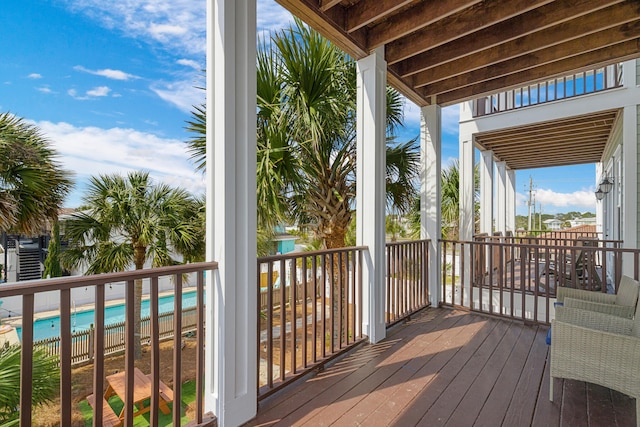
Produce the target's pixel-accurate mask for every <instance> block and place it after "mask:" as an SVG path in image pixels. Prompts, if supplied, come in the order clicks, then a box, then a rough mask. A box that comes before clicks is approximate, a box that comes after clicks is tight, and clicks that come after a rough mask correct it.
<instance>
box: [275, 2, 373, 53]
mask: <svg viewBox="0 0 640 427" xmlns="http://www.w3.org/2000/svg"><path fill="white" fill-rule="evenodd" d="M276 1H277V2H278V3H279V4H280V5H282V6H283V7H284V8H285V9H287V10H288V11H289V12H291V13H292V14H293V15H295V16H297V17H298V18H300V19H302V20H303V21H304V22H306V23H307V24H308V25H309V26H311V27H312V28H313V29H314V30H316V31H318V32H319V33H320V34H322V35H323V36H324V37H326V38H328V39H329V40H331V42H332V43H333V44H335V45H336V46H338V47H339V48H340V49H342V50H343V51H345V52H346V53H348V54H349V55H351V57H352V58H354V59H360V58H364V57H365V56H367V55H369V51H367V50H366V49H365V48H364V46H365V45H364V40H359V39H357V35H353V36H352V35H349V34H347V33H345V32H344V31H343V30H342V28H343V27H344V25H343V23H342V22H341V21H342V20H343V18H344V16H343V14H340V13H333V14H332V13H330V12H332V10H329V11H328V12H327V13H324V14H323V13H322V11H320V10H319V9H318V8H317V6H314V5H313V4H312V3H310V2H307V1H300V0H276ZM313 3H315V2H313Z"/></svg>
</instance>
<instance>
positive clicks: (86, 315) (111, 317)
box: [16, 291, 196, 341]
mask: <svg viewBox="0 0 640 427" xmlns="http://www.w3.org/2000/svg"><path fill="white" fill-rule="evenodd" d="M195 305H196V292H195V291H193V292H185V293H183V294H182V308H183V309H185V308H189V307H195ZM172 311H173V295H167V296H164V297H160V298H159V299H158V313H160V314H162V313H167V312H172ZM124 315H125V313H124V304H120V305H113V306H110V307H107V308H105V310H104V324H105V326H106V325H112V324H114V323H118V322H124ZM141 316H142V317H146V316H149V300H143V301H142V307H141ZM92 323H94V310H87V311H78V312H74V311H73V309H71V332H72V333H73V332H80V331H85V330H87V329H89V327H90V326H91V324H92ZM16 329H17V332H18V337H20V339H22V329H21V328H16ZM58 336H60V316H55V317H47V318H44V319H38V320H36V321H35V322H34V323H33V339H34V341H37V340H43V339H45V338H51V337H58Z"/></svg>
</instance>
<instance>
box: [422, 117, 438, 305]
mask: <svg viewBox="0 0 640 427" xmlns="http://www.w3.org/2000/svg"><path fill="white" fill-rule="evenodd" d="M421 112H422V115H421V122H420V157H421V168H422V170H421V171H420V224H421V227H420V237H421V238H423V239H430V240H431V241H430V243H429V301H430V302H431V306H433V307H437V306H438V304H439V303H440V301H442V286H441V283H440V281H441V280H442V276H441V273H440V272H441V268H442V265H441V262H440V257H441V255H440V254H441V249H440V242H439V240H440V238H441V237H442V219H441V211H440V194H441V182H440V177H441V175H442V156H441V152H442V113H441V108H440V106H438V105H430V106H427V107H422V110H421Z"/></svg>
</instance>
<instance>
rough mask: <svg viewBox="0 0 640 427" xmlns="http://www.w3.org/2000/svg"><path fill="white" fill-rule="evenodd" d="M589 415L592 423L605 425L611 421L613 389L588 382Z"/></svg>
mask: <svg viewBox="0 0 640 427" xmlns="http://www.w3.org/2000/svg"><path fill="white" fill-rule="evenodd" d="M586 386H587V411H588V413H587V415H588V417H589V421H590V423H591V425H605V424H603V422H606V421H608V422H609V423H611V420H612V419H613V417H611V415H612V414H613V403H612V402H611V389H608V388H606V387H602V386H599V385H596V384H590V383H587V384H586Z"/></svg>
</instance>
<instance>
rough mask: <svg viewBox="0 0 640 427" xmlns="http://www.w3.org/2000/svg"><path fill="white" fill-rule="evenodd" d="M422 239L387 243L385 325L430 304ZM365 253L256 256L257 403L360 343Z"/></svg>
mask: <svg viewBox="0 0 640 427" xmlns="http://www.w3.org/2000/svg"><path fill="white" fill-rule="evenodd" d="M428 242H429V241H428V240H419V241H410V242H397V243H387V245H386V264H387V265H386V280H385V285H386V286H385V292H386V297H385V321H386V323H387V326H391V325H393V324H394V323H397V322H399V321H401V320H403V319H406V318H407V317H409V316H411V314H413V313H415V312H416V311H417V310H420V309H422V308H424V307H426V306H427V305H428V304H429V293H428V280H427V277H428V274H427V273H428V268H427V266H428V256H429V253H428ZM366 252H367V248H365V247H351V248H344V249H334V250H325V251H316V252H301V253H291V254H286V255H276V256H269V257H262V258H258V286H257V288H258V301H259V309H260V316H259V328H258V331H259V333H258V356H257V363H258V374H259V375H258V376H259V385H258V396H259V397H258V398H259V399H263V398H265V397H267V396H269V395H270V394H272V393H274V392H275V391H276V390H278V389H280V388H282V387H283V386H285V385H286V384H288V383H290V382H291V381H293V380H295V379H297V378H299V377H300V376H302V375H304V374H306V373H307V372H309V371H310V370H312V369H316V368H318V367H321V366H322V365H323V364H325V363H327V362H328V361H330V360H332V359H333V358H335V357H336V356H338V355H340V354H342V353H344V352H345V351H347V350H349V349H351V348H352V347H353V346H354V345H356V344H358V343H360V342H362V340H363V339H365V338H366V337H365V336H363V333H362V329H363V328H362V294H363V291H362V286H363V283H362V272H363V268H366V267H365V263H364V260H363V258H364V256H366V255H367V254H366Z"/></svg>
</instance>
